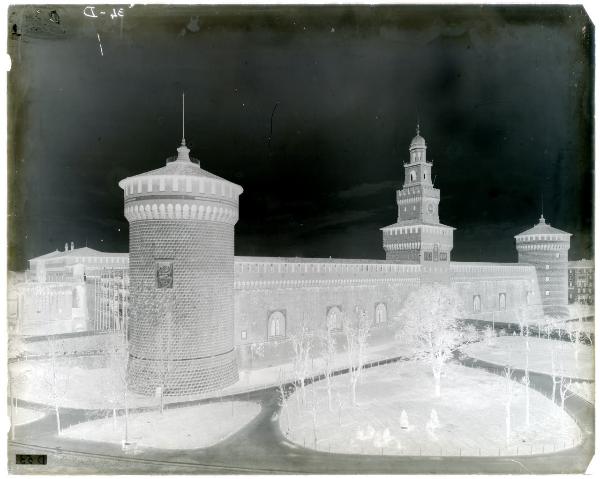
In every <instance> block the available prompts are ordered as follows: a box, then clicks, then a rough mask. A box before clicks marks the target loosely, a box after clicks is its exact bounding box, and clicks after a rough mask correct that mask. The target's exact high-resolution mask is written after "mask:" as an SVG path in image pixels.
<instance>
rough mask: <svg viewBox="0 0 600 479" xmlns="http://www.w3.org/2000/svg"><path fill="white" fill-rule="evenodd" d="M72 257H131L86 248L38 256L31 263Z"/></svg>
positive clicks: (127, 254)
mask: <svg viewBox="0 0 600 479" xmlns="http://www.w3.org/2000/svg"><path fill="white" fill-rule="evenodd" d="M71 256H84V257H92V256H94V257H115V256H116V257H129V253H107V252H104V251H98V250H95V249H92V248H88V247H87V246H84V247H83V248H73V249H69V250H67V251H59V250H56V251H52V252H51V253H47V254H44V255H42V256H37V257H35V258H31V259H30V260H29V261H38V260H41V259H44V260H45V259H51V258H63V257H71Z"/></svg>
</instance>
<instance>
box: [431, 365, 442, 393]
mask: <svg viewBox="0 0 600 479" xmlns="http://www.w3.org/2000/svg"><path fill="white" fill-rule="evenodd" d="M433 379H434V382H435V397H436V398H439V397H440V396H441V395H442V388H441V384H440V383H441V372H440V371H433Z"/></svg>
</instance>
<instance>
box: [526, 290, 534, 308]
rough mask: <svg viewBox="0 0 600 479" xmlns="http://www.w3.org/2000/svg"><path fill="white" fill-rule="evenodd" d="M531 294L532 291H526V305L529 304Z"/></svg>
mask: <svg viewBox="0 0 600 479" xmlns="http://www.w3.org/2000/svg"><path fill="white" fill-rule="evenodd" d="M532 296H533V292H532V291H527V298H526V300H527V305H528V306H529V305H530V304H531V297H532Z"/></svg>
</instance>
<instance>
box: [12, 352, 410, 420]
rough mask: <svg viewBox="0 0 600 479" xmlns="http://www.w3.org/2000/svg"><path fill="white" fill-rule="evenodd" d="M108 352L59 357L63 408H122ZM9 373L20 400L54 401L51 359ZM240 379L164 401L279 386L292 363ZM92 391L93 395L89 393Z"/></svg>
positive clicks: (136, 398) (132, 397)
mask: <svg viewBox="0 0 600 479" xmlns="http://www.w3.org/2000/svg"><path fill="white" fill-rule="evenodd" d="M412 353H413V351H412V349H411V348H410V347H408V346H406V345H399V344H397V343H395V342H393V341H389V342H387V343H384V344H373V345H371V346H370V347H369V348H368V350H367V353H366V357H367V358H368V360H370V361H373V360H380V359H385V358H389V357H392V356H398V355H406V356H408V355H411V354H412ZM106 364H107V362H106V358H105V357H99V356H98V357H79V358H63V357H59V358H57V359H56V364H55V367H56V372H57V375H56V378H57V385H58V388H57V389H58V390H59V403H60V406H61V407H70V408H79V409H112V408H117V409H120V408H123V407H124V400H123V383H122V382H121V380H120V379H119V377H118V373H117V372H116V371H115V370H114V369H113V368H110V367H107V366H106ZM346 364H347V357H346V354H345V353H344V352H339V353H338V354H337V355H336V357H335V361H334V367H335V368H343V367H345V366H346ZM310 366H311V367H310V368H309V369H310V371H309V375H318V374H320V373H322V371H323V370H324V368H325V366H324V362H323V360H322V359H320V358H315V360H314V361H311V364H310ZM9 368H10V372H11V376H12V377H15V378H18V381H15V384H14V385H13V389H12V391H13V393H14V394H15V395H16V397H18V398H19V399H24V400H27V401H32V402H37V403H43V404H50V405H52V404H53V399H52V380H53V379H52V378H53V375H52V367H51V362H50V360H26V361H21V362H15V363H11V364H10V365H9ZM239 377H240V379H239V381H238V382H237V383H235V384H233V385H231V386H229V387H227V388H225V389H223V390H222V391H213V392H210V393H207V394H198V395H193V396H178V397H165V398H164V402H165V403H166V404H168V403H173V402H181V401H187V400H195V399H201V398H206V397H215V396H224V395H229V394H235V393H239V392H243V391H246V390H254V389H258V388H261V387H268V386H275V385H278V384H279V383H280V381H282V378H283V380H284V381H286V380H293V378H294V369H293V364H292V363H291V362H290V363H284V364H281V365H278V366H273V367H268V368H261V369H254V370H240V372H239ZM90 391H94V394H90V393H89V392H90ZM159 402H160V400H159V399H157V398H155V397H148V396H142V395H140V394H135V393H131V392H130V393H129V395H128V404H129V407H132V408H133V407H155V406H158V405H159Z"/></svg>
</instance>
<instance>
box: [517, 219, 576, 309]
mask: <svg viewBox="0 0 600 479" xmlns="http://www.w3.org/2000/svg"><path fill="white" fill-rule="evenodd" d="M570 237H571V234H570V233H567V232H566V231H562V230H559V229H557V228H553V227H552V226H550V225H549V224H548V223H546V220H545V219H544V215H542V216H541V217H540V221H539V223H538V224H537V225H535V226H534V227H533V228H530V229H528V230H527V231H523V232H522V233H519V234H518V235H516V236H515V240H516V246H517V251H518V253H519V263H528V264H531V265H533V266H535V270H536V273H537V277H538V284H539V287H540V294H541V296H542V304H543V306H544V314H546V315H548V316H565V315H567V314H568V307H567V305H568V299H569V289H568V276H569V271H568V266H569V259H568V256H569V247H570V243H571V238H570Z"/></svg>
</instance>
